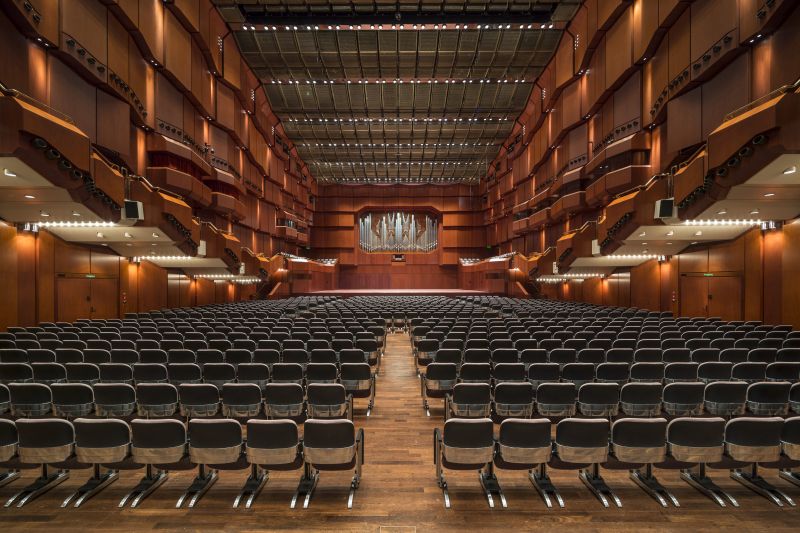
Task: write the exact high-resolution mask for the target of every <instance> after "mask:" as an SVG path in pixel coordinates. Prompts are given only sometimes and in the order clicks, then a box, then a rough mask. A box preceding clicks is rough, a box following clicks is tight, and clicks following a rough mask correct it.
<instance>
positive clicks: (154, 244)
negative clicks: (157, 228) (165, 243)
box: [150, 243, 158, 246]
mask: <svg viewBox="0 0 800 533" xmlns="http://www.w3.org/2000/svg"><path fill="white" fill-rule="evenodd" d="M150 246H158V245H157V244H156V243H151V244H150Z"/></svg>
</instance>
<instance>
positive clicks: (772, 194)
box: [764, 192, 775, 198]
mask: <svg viewBox="0 0 800 533" xmlns="http://www.w3.org/2000/svg"><path fill="white" fill-rule="evenodd" d="M772 196H775V193H774V192H765V193H764V198H770V197H772Z"/></svg>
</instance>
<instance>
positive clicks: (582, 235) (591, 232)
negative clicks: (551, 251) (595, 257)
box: [556, 222, 597, 271]
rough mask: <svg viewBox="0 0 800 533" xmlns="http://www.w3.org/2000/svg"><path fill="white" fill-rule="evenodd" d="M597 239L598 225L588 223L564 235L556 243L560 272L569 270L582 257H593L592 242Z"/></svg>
mask: <svg viewBox="0 0 800 533" xmlns="http://www.w3.org/2000/svg"><path fill="white" fill-rule="evenodd" d="M596 237H597V224H596V223H594V222H587V223H585V224H584V225H583V226H581V227H580V228H578V229H577V230H575V231H571V232H569V233H565V234H564V235H562V236H561V237H560V238H559V239H558V241H557V242H556V257H557V259H556V260H557V261H558V268H559V271H563V270H566V269H568V268H569V267H570V266H571V265H572V263H573V262H574V261H575V260H576V259H578V258H581V257H591V256H592V241H593V240H594V239H595V238H596Z"/></svg>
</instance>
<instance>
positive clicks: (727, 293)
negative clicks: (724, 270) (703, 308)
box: [705, 276, 742, 320]
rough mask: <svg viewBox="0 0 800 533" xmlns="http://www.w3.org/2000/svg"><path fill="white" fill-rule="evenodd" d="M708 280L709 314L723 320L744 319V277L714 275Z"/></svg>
mask: <svg viewBox="0 0 800 533" xmlns="http://www.w3.org/2000/svg"><path fill="white" fill-rule="evenodd" d="M705 279H706V280H707V281H708V315H707V316H718V317H720V318H722V320H741V319H742V278H741V277H739V276H714V277H713V278H711V277H710V278H705Z"/></svg>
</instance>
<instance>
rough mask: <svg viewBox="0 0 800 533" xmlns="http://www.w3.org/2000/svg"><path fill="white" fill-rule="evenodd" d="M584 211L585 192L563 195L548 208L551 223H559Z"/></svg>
mask: <svg viewBox="0 0 800 533" xmlns="http://www.w3.org/2000/svg"><path fill="white" fill-rule="evenodd" d="M584 209H586V193H585V191H578V192H573V193H570V194H565V195H564V196H562V197H561V198H559V199H558V200H556V201H555V202H554V203H553V206H552V207H551V208H550V216H551V218H552V219H553V221H559V220H563V219H564V218H566V217H568V216H569V215H571V214H573V213H576V212H578V211H582V210H584Z"/></svg>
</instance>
